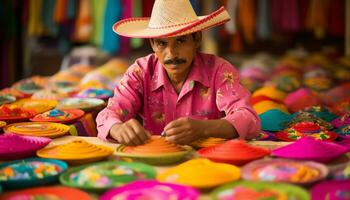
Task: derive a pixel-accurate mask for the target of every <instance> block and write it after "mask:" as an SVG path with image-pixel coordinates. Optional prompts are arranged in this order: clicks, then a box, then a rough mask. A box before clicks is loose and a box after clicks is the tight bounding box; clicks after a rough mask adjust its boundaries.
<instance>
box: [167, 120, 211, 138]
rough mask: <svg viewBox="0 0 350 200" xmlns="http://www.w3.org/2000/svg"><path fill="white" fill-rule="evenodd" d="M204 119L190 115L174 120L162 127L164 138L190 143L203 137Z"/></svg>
mask: <svg viewBox="0 0 350 200" xmlns="http://www.w3.org/2000/svg"><path fill="white" fill-rule="evenodd" d="M205 127H206V126H205V121H203V120H196V119H192V118H190V117H182V118H179V119H177V120H174V121H172V122H170V123H169V124H167V125H166V126H165V127H164V131H165V133H166V139H167V140H168V141H170V142H174V143H177V144H190V143H191V142H193V141H195V140H198V139H200V138H202V137H205V133H204V130H205Z"/></svg>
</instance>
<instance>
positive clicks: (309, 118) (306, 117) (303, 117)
mask: <svg viewBox="0 0 350 200" xmlns="http://www.w3.org/2000/svg"><path fill="white" fill-rule="evenodd" d="M292 116H293V119H292V120H290V121H289V122H288V123H287V124H286V127H288V128H290V127H292V126H294V124H296V123H299V122H313V123H315V124H318V125H319V126H321V127H323V128H325V129H327V130H331V129H333V126H332V124H331V123H329V122H327V121H325V120H323V119H321V118H319V117H317V116H316V115H314V114H312V113H309V112H304V111H299V112H296V113H293V114H292Z"/></svg>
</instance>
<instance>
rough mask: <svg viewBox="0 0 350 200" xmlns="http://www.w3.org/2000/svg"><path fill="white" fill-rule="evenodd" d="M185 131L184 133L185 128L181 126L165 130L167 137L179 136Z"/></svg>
mask: <svg viewBox="0 0 350 200" xmlns="http://www.w3.org/2000/svg"><path fill="white" fill-rule="evenodd" d="M185 131H186V127H183V126H179V127H175V128H171V129H168V130H165V132H166V135H167V136H172V135H179V134H182V133H183V132H185Z"/></svg>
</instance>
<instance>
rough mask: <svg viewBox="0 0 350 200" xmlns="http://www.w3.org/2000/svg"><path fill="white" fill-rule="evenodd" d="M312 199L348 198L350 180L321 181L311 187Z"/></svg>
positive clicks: (342, 199) (335, 199) (338, 199)
mask: <svg viewBox="0 0 350 200" xmlns="http://www.w3.org/2000/svg"><path fill="white" fill-rule="evenodd" d="M311 197H312V199H332V200H345V199H350V180H331V181H323V182H320V183H318V184H316V185H315V186H313V187H312V188H311Z"/></svg>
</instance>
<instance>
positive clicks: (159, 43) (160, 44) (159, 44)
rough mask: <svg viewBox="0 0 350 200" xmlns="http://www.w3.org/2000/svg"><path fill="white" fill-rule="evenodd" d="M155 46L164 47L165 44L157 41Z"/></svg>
mask: <svg viewBox="0 0 350 200" xmlns="http://www.w3.org/2000/svg"><path fill="white" fill-rule="evenodd" d="M157 45H158V46H161V47H163V46H165V45H166V43H165V42H163V41H158V42H157Z"/></svg>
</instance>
